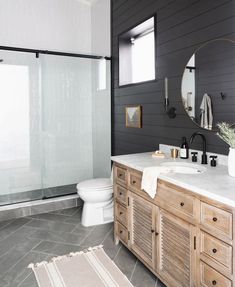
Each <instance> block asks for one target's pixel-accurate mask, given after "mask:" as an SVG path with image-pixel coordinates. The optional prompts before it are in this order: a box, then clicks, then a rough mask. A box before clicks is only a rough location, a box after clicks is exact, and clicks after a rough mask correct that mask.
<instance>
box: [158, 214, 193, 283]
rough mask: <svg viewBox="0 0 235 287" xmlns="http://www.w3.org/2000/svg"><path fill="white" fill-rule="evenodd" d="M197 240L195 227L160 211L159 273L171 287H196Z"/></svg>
mask: <svg viewBox="0 0 235 287" xmlns="http://www.w3.org/2000/svg"><path fill="white" fill-rule="evenodd" d="M195 238H196V229H195V227H194V226H193V225H191V224H189V223H187V222H185V221H183V220H181V219H179V218H177V217H175V216H174V215H171V214H170V213H168V212H166V211H164V210H161V209H160V215H159V239H158V240H159V242H158V245H159V250H158V260H157V262H158V267H157V271H158V273H159V274H161V277H162V278H164V279H165V280H166V282H169V285H170V286H177V287H194V286H195V272H194V271H195V259H196V257H195V256H196V251H195V246H194V240H195Z"/></svg>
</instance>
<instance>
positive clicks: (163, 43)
mask: <svg viewBox="0 0 235 287" xmlns="http://www.w3.org/2000/svg"><path fill="white" fill-rule="evenodd" d="M111 10H112V57H113V64H112V86H113V88H112V92H113V154H114V155H117V154H127V153H136V152H145V151H151V150H155V149H156V148H157V147H158V144H159V143H165V144H172V145H180V142H181V137H182V136H186V137H187V138H189V137H190V136H191V134H192V133H193V132H195V131H199V130H200V128H198V127H197V126H196V125H194V124H193V123H192V122H191V120H190V119H189V118H188V117H187V116H186V114H185V112H184V109H183V106H182V103H181V77H182V73H183V70H184V66H185V65H186V63H187V61H188V60H189V58H190V57H191V55H192V54H193V52H194V51H195V50H196V49H197V48H198V47H199V46H200V45H201V44H203V43H204V42H206V41H209V40H212V39H216V38H221V37H223V38H229V39H233V40H234V39H235V1H234V0H112V8H111ZM154 12H155V13H157V59H156V65H157V80H156V81H155V82H151V83H150V82H149V83H142V84H139V85H135V86H129V87H121V88H119V86H118V35H119V34H120V33H122V32H124V31H125V30H128V29H129V28H131V27H133V26H134V25H136V24H138V23H139V22H141V21H142V20H144V19H146V18H148V17H149V16H151V15H153V13H154ZM234 68H235V67H234ZM166 76H167V77H168V79H169V99H170V105H171V106H175V107H176V109H177V117H176V118H175V119H173V120H172V119H169V118H168V117H167V115H166V114H165V112H164V107H163V98H164V77H166ZM130 104H131V105H133V104H136V105H138V104H141V105H142V107H143V128H142V129H131V128H126V127H125V106H126V105H130ZM234 112H235V111H234ZM201 131H202V132H203V133H204V134H205V135H206V137H207V140H208V151H211V152H218V153H222V154H227V152H228V147H227V146H226V145H225V144H224V143H223V142H222V141H221V140H220V139H218V138H217V136H215V134H214V133H212V132H207V131H204V130H201ZM193 147H194V148H199V149H200V148H201V143H200V139H198V141H196V142H195V145H194V146H193Z"/></svg>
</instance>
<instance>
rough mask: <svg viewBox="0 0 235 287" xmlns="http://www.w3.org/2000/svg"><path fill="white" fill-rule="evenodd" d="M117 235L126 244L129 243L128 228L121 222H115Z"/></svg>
mask: <svg viewBox="0 0 235 287" xmlns="http://www.w3.org/2000/svg"><path fill="white" fill-rule="evenodd" d="M115 236H116V238H117V239H120V240H121V241H122V242H123V243H124V244H125V245H127V244H128V230H127V228H126V227H125V226H123V225H122V224H121V223H120V222H118V221H116V222H115Z"/></svg>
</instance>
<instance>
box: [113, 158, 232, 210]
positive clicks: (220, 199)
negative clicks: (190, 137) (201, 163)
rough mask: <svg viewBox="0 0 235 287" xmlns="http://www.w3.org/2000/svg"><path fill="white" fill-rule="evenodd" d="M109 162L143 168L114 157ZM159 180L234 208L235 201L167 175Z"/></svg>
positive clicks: (163, 175) (162, 175) (137, 168)
mask: <svg viewBox="0 0 235 287" xmlns="http://www.w3.org/2000/svg"><path fill="white" fill-rule="evenodd" d="M111 160H112V161H113V162H115V163H118V164H121V165H124V166H127V167H129V168H132V169H135V170H137V171H140V172H143V168H141V167H138V165H134V164H129V163H127V162H126V161H125V160H120V159H117V158H115V157H111ZM159 179H161V180H165V181H168V182H169V183H172V184H175V185H177V186H179V187H182V188H185V189H187V190H189V191H191V192H193V193H196V194H199V195H202V196H205V197H208V198H209V199H212V200H215V201H218V202H219V203H222V204H225V205H228V206H230V207H233V208H235V201H234V200H231V199H228V198H226V197H223V196H220V195H217V194H215V193H211V192H209V191H207V190H205V189H201V188H198V187H195V186H193V185H189V184H186V183H184V182H182V181H180V180H175V179H172V178H170V177H169V176H167V174H160V175H159Z"/></svg>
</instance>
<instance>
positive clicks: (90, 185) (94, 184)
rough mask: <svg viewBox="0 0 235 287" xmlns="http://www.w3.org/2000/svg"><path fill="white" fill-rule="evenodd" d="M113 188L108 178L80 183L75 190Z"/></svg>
mask: <svg viewBox="0 0 235 287" xmlns="http://www.w3.org/2000/svg"><path fill="white" fill-rule="evenodd" d="M112 186H113V183H112V180H111V179H110V178H94V179H89V180H85V181H82V182H80V183H79V184H77V189H80V190H81V189H95V190H98V189H108V188H111V187H112Z"/></svg>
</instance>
